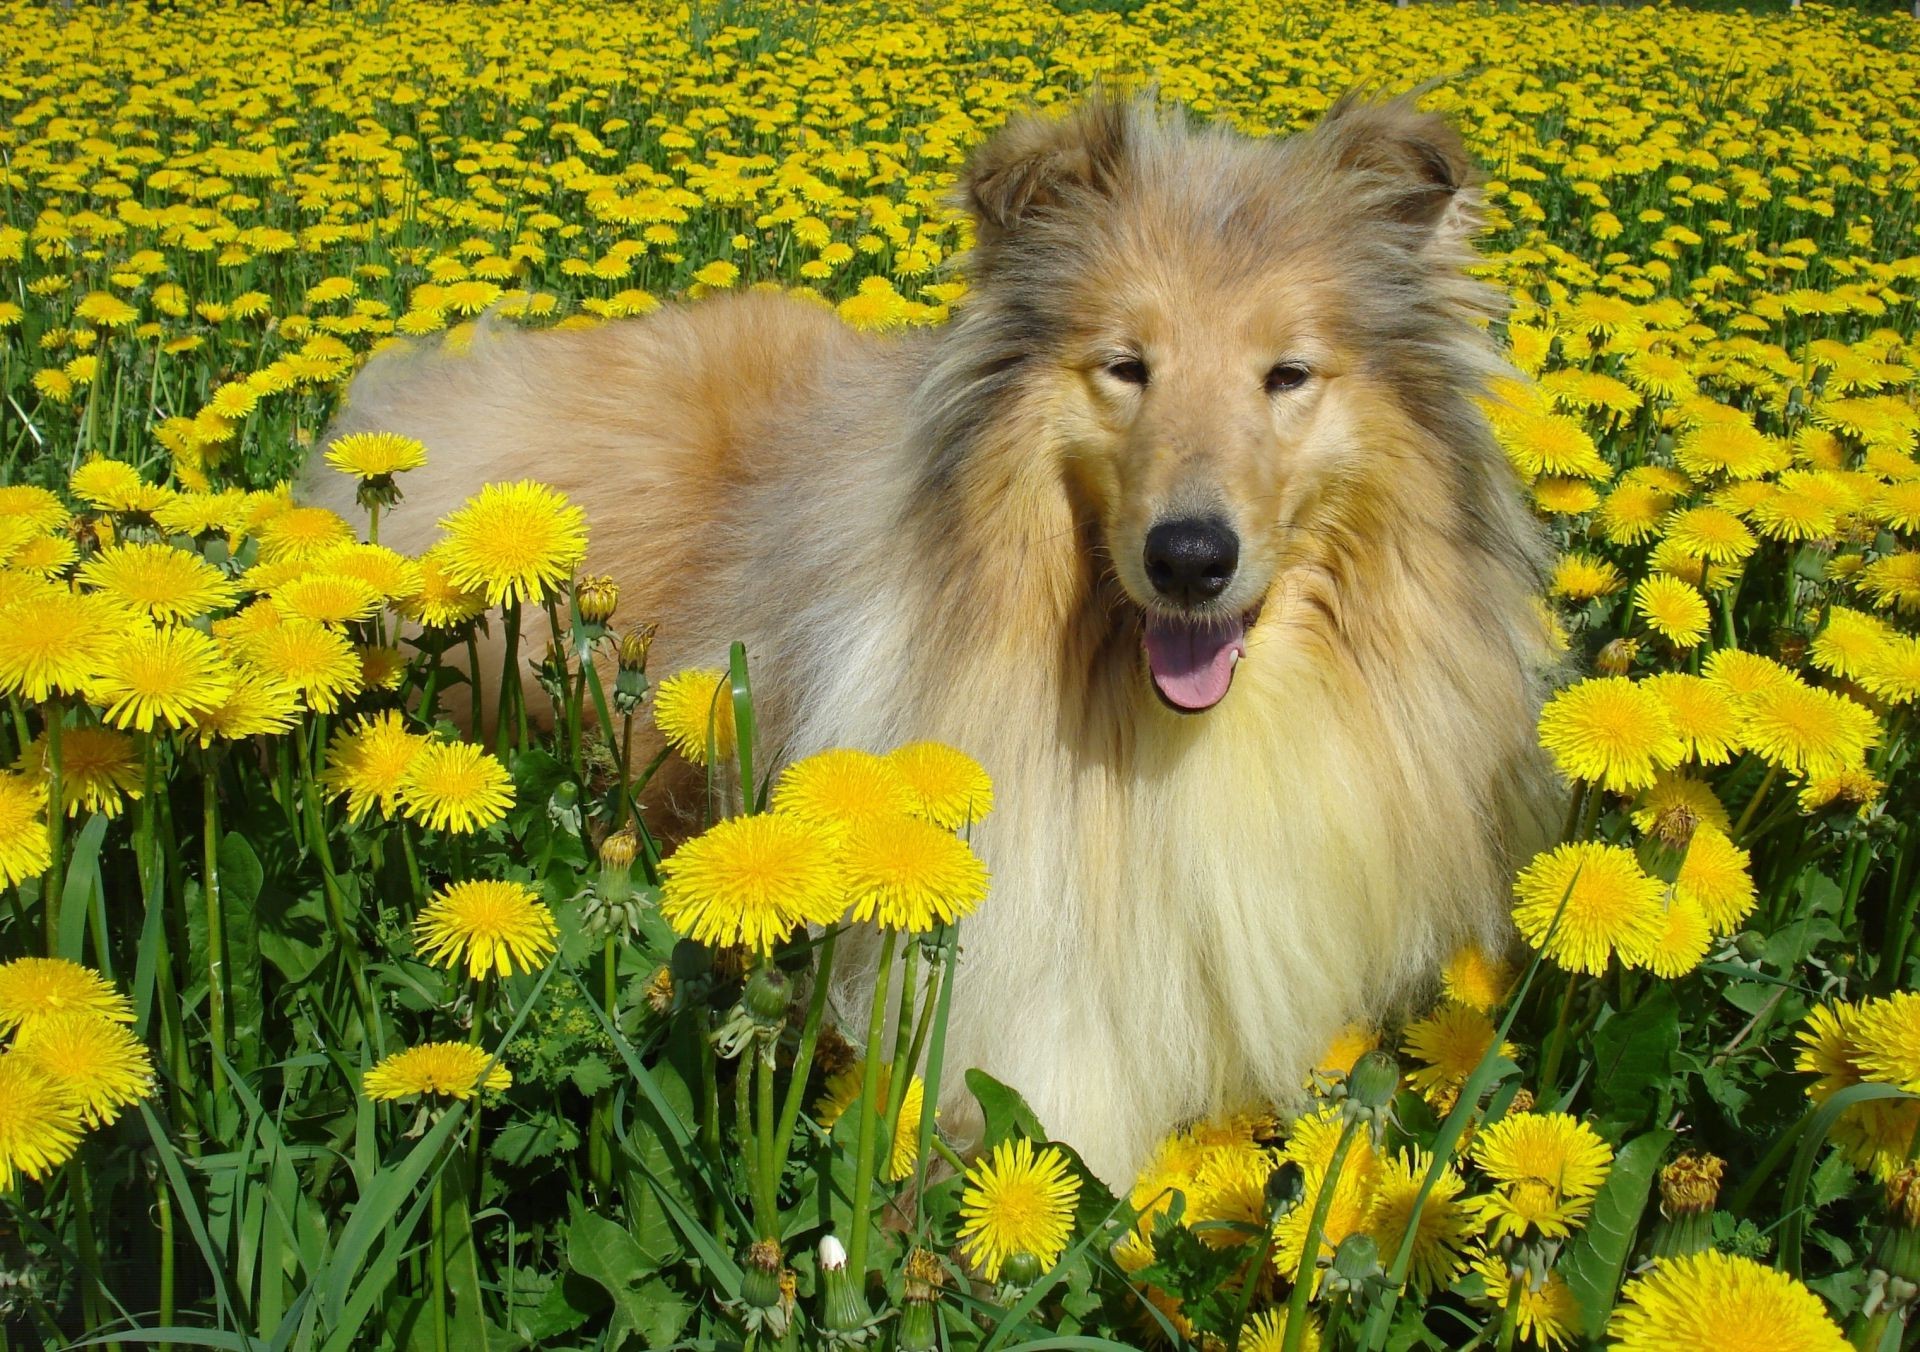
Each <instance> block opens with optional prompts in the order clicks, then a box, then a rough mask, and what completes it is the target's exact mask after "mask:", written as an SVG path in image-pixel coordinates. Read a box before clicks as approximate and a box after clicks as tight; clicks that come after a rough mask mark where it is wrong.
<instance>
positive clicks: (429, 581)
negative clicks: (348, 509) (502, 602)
mask: <svg viewBox="0 0 1920 1352" xmlns="http://www.w3.org/2000/svg"><path fill="white" fill-rule="evenodd" d="M326 557H331V556H326ZM486 608H487V598H486V594H485V593H484V592H480V591H475V590H470V589H468V588H466V587H462V586H461V585H460V584H459V583H457V582H455V581H454V580H453V577H452V575H451V574H450V573H449V572H448V571H447V550H446V545H445V544H444V543H442V544H438V545H435V546H434V547H433V548H432V549H429V550H428V551H427V552H426V553H425V554H423V555H422V556H421V557H420V582H419V586H418V587H417V588H416V589H415V590H414V591H413V592H412V593H411V594H409V595H407V596H406V597H404V598H402V599H401V601H400V603H399V605H398V606H397V607H396V609H397V610H399V612H400V614H401V615H402V616H404V617H405V618H407V619H409V620H412V621H414V622H415V623H416V624H420V625H422V626H424V627H426V628H428V629H457V628H459V627H460V626H461V625H463V624H467V623H469V622H471V621H472V620H474V619H476V618H477V617H478V616H480V615H481V614H482V613H483V612H485V610H486Z"/></svg>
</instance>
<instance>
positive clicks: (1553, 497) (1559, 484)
mask: <svg viewBox="0 0 1920 1352" xmlns="http://www.w3.org/2000/svg"><path fill="white" fill-rule="evenodd" d="M1533 500H1534V502H1535V504H1536V505H1538V506H1539V508H1540V510H1541V511H1543V512H1549V513H1551V514H1553V515H1554V516H1578V515H1579V514H1580V513H1582V512H1590V511H1592V510H1593V509H1594V508H1595V507H1598V506H1599V505H1600V490H1598V489H1597V488H1595V487H1594V486H1593V485H1592V484H1590V483H1588V482H1587V481H1586V480H1585V479H1560V478H1545V479H1536V480H1534V483H1533Z"/></svg>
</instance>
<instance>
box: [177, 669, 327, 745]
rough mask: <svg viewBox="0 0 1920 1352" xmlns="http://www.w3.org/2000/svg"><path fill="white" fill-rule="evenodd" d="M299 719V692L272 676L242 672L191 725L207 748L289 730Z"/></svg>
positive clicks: (197, 715)
mask: <svg viewBox="0 0 1920 1352" xmlns="http://www.w3.org/2000/svg"><path fill="white" fill-rule="evenodd" d="M299 721H300V692H299V691H297V690H295V689H294V688H293V687H292V686H290V685H287V684H286V683H285V682H283V681H277V680H275V679H274V678H272V677H271V676H264V675H261V674H260V673H259V672H254V671H243V672H241V673H240V674H239V675H238V676H236V677H235V679H234V682H233V687H232V689H230V690H228V691H227V697H226V698H225V699H223V700H221V701H220V702H219V703H218V704H216V705H214V706H213V707H212V708H210V709H203V710H201V711H200V712H198V713H197V714H195V715H194V717H193V720H192V723H191V724H190V726H191V728H192V730H193V733H194V736H195V737H196V738H197V739H198V741H199V743H200V745H201V746H203V747H206V746H212V745H213V743H214V742H215V741H219V740H226V741H238V740H240V739H241V738H243V737H261V736H275V735H278V734H280V733H283V732H291V731H292V730H293V728H294V726H295V725H296V724H297V723H298V722H299Z"/></svg>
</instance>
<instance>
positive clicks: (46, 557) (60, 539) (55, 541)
mask: <svg viewBox="0 0 1920 1352" xmlns="http://www.w3.org/2000/svg"><path fill="white" fill-rule="evenodd" d="M79 557H80V548H79V546H78V545H76V544H74V542H73V541H72V540H71V539H69V538H68V537H67V536H64V535H40V536H36V537H34V538H33V539H31V540H28V541H27V542H26V543H25V544H23V545H21V546H20V547H19V548H18V549H16V550H14V551H13V555H12V557H11V558H9V559H8V560H7V564H8V566H9V567H11V568H14V569H17V570H18V571H20V572H22V573H32V574H33V575H34V576H35V577H44V578H49V579H51V578H57V577H59V576H60V575H62V574H63V573H65V572H66V571H67V569H69V568H71V567H73V562H74V560H75V559H77V558H79Z"/></svg>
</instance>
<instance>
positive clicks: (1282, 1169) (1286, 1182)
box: [1266, 1160, 1307, 1218]
mask: <svg viewBox="0 0 1920 1352" xmlns="http://www.w3.org/2000/svg"><path fill="white" fill-rule="evenodd" d="M1306 1195H1307V1176H1306V1173H1305V1171H1304V1170H1302V1169H1301V1167H1300V1165H1299V1162H1298V1161H1296V1160H1283V1161H1281V1163H1280V1166H1279V1167H1278V1168H1277V1169H1275V1170H1274V1171H1273V1172H1272V1173H1270V1174H1268V1175H1267V1188H1266V1200H1267V1214H1268V1215H1270V1216H1273V1217H1276V1218H1278V1217H1281V1216H1284V1215H1286V1214H1287V1213H1288V1212H1289V1211H1292V1210H1293V1209H1294V1208H1295V1207H1297V1206H1299V1205H1300V1203H1301V1201H1302V1200H1303V1199H1304V1198H1305V1197H1306Z"/></svg>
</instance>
